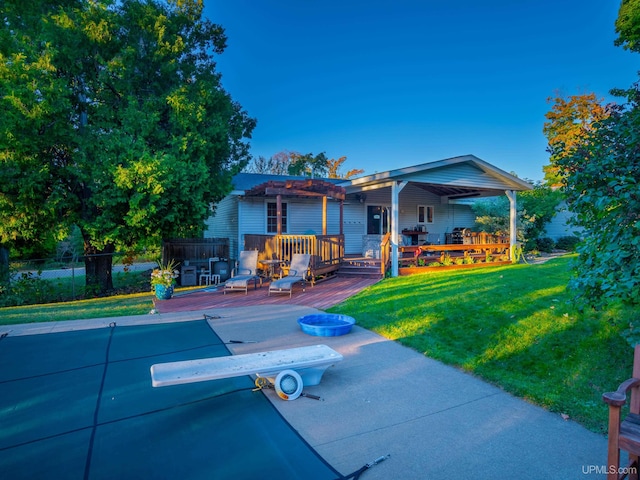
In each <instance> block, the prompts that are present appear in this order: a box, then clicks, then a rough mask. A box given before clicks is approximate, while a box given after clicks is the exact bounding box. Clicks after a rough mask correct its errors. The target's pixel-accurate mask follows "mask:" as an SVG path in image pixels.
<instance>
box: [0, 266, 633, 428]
mask: <svg viewBox="0 0 640 480" xmlns="http://www.w3.org/2000/svg"><path fill="white" fill-rule="evenodd" d="M569 262H570V259H569V258H566V257H565V258H560V259H555V260H551V261H549V262H547V263H545V264H541V265H515V266H505V267H495V268H484V269H473V270H458V271H446V272H444V271H443V272H438V273H428V274H422V275H412V276H406V277H398V278H389V279H385V280H383V281H381V282H379V283H377V284H376V285H374V286H372V287H370V288H369V289H367V290H365V291H363V292H361V293H360V294H358V295H356V296H354V297H352V298H350V299H349V300H347V301H346V302H344V303H343V304H341V305H338V306H336V307H334V308H332V309H331V311H332V312H336V313H344V314H347V315H351V316H353V317H354V318H355V319H356V320H357V322H358V324H359V325H360V326H362V327H365V328H368V329H371V330H374V331H376V332H378V333H379V334H380V335H383V336H385V337H387V338H389V339H392V340H396V341H398V342H400V343H402V344H404V345H406V346H408V347H411V348H413V349H415V350H417V351H419V352H422V353H424V354H425V355H428V356H429V357H432V358H435V359H438V360H440V361H442V362H444V363H447V364H450V365H454V366H456V367H458V368H461V369H463V370H465V371H467V372H470V373H472V374H474V375H476V376H478V377H480V378H483V379H484V380H486V381H489V382H491V383H493V384H495V385H498V386H500V387H501V388H503V389H504V390H506V391H509V392H511V393H513V394H514V395H517V396H519V397H521V398H525V399H527V400H529V401H531V402H532V403H536V404H538V405H542V406H544V407H546V408H547V409H549V410H551V411H553V412H557V413H562V414H566V415H568V416H569V417H570V418H572V419H573V420H575V421H577V422H580V423H582V424H583V425H585V426H586V427H587V428H589V429H591V430H593V431H596V432H601V433H604V432H606V422H607V420H606V419H607V409H606V405H605V404H604V402H602V400H601V395H602V393H603V392H604V391H609V390H615V389H616V388H617V386H618V384H619V383H620V382H621V381H622V380H624V379H626V378H628V377H630V376H631V364H632V356H633V350H632V348H631V347H630V346H629V345H628V344H627V343H626V342H625V341H624V340H623V339H622V337H621V336H620V334H619V331H620V327H618V326H616V324H614V323H613V322H612V321H611V318H612V317H614V316H618V317H619V316H620V315H622V314H623V313H624V312H621V311H617V312H604V313H600V314H598V315H595V314H590V315H584V314H580V313H579V312H578V311H577V310H576V309H575V307H574V305H573V302H572V301H571V298H570V296H569V294H568V293H567V292H566V285H567V282H568V280H569V277H570V266H569ZM152 308H153V303H152V295H151V293H150V292H146V293H143V294H135V295H121V296H118V297H110V298H99V299H92V300H84V301H78V302H67V303H57V304H49V305H34V306H25V307H9V308H1V309H0V325H2V324H5V325H6V324H13V323H25V322H41V321H59V320H72V319H82V318H99V317H112V316H122V315H139V314H147V313H149V311H150V310H151V309H152ZM628 313H631V312H627V314H628Z"/></svg>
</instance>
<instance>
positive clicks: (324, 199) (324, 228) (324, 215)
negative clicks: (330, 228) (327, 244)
mask: <svg viewBox="0 0 640 480" xmlns="http://www.w3.org/2000/svg"><path fill="white" fill-rule="evenodd" d="M326 234H327V196H326V195H324V196H323V197H322V235H326Z"/></svg>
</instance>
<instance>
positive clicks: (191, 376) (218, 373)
mask: <svg viewBox="0 0 640 480" xmlns="http://www.w3.org/2000/svg"><path fill="white" fill-rule="evenodd" d="M342 359H343V356H342V355H341V354H340V353H338V352H336V351H335V350H333V349H332V348H330V347H328V346H326V345H312V346H308V347H298V348H288V349H285V350H272V351H270V352H259V353H247V354H243V355H230V356H226V357H212V358H202V359H198V360H184V361H180V362H169V363H156V364H155V365H152V366H151V383H152V385H153V386H154V387H166V386H169V385H181V384H184V383H195V382H205V381H208V380H218V379H221V378H230V377H240V376H243V375H258V376H260V377H267V378H273V377H275V376H276V375H278V373H280V372H282V371H283V370H294V371H296V372H297V373H298V374H299V375H300V377H301V378H302V381H303V383H304V384H305V385H317V384H318V383H320V379H321V378H322V374H323V373H324V371H325V370H326V369H327V368H328V367H330V366H331V365H333V364H335V363H336V362H339V361H341V360H342Z"/></svg>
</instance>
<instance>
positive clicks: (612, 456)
mask: <svg viewBox="0 0 640 480" xmlns="http://www.w3.org/2000/svg"><path fill="white" fill-rule="evenodd" d="M629 392H630V393H631V401H630V402H629V410H628V411H629V413H628V414H627V415H626V417H624V418H623V417H622V414H623V412H622V407H623V406H624V405H625V403H627V393H629ZM602 399H603V400H604V401H605V402H606V403H607V404H608V405H609V434H608V448H607V467H608V470H607V480H614V479H615V480H617V479H618V478H623V476H619V473H620V472H626V473H629V478H638V477H637V475H636V474H637V472H638V468H639V467H640V464H639V462H638V458H639V457H640V429H639V428H638V424H640V345H636V346H635V349H634V355H633V371H632V377H631V378H630V379H628V380H626V381H624V382H622V383H621V384H620V386H619V387H618V390H616V391H615V392H607V393H604V394H603V395H602ZM620 450H625V451H626V452H627V453H628V457H629V464H628V466H627V465H620ZM632 473H634V474H633V475H632ZM624 476H626V475H624Z"/></svg>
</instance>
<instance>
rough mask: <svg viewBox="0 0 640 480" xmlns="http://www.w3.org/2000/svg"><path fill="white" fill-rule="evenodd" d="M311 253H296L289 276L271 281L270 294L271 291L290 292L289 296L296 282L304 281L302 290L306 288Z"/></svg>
mask: <svg viewBox="0 0 640 480" xmlns="http://www.w3.org/2000/svg"><path fill="white" fill-rule="evenodd" d="M310 260H311V255H309V254H308V253H294V254H293V258H292V259H291V265H290V266H289V272H288V273H287V276H285V277H282V278H281V279H280V280H276V281H275V282H271V284H270V285H269V295H271V293H272V292H273V293H288V294H289V298H291V294H292V293H293V286H294V285H295V284H296V283H302V291H303V292H304V290H305V279H306V277H307V270H308V269H309V261H310Z"/></svg>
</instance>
